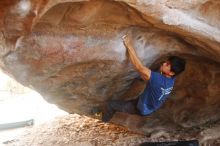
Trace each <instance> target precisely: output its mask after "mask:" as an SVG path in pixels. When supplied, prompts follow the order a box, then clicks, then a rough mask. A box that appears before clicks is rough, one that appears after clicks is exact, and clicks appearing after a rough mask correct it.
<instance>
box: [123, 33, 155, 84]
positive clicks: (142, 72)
mask: <svg viewBox="0 0 220 146" xmlns="http://www.w3.org/2000/svg"><path fill="white" fill-rule="evenodd" d="M123 41H124V45H125V47H126V48H127V50H128V55H129V58H130V60H131V62H132V64H133V65H134V66H135V69H136V70H137V71H138V72H139V74H140V75H141V77H142V78H143V80H145V81H147V80H149V79H150V75H151V70H150V69H149V68H147V67H145V66H144V65H143V64H142V63H141V61H140V59H139V58H138V56H137V54H136V52H135V50H134V48H133V45H132V43H131V41H130V36H129V34H128V35H125V36H123Z"/></svg>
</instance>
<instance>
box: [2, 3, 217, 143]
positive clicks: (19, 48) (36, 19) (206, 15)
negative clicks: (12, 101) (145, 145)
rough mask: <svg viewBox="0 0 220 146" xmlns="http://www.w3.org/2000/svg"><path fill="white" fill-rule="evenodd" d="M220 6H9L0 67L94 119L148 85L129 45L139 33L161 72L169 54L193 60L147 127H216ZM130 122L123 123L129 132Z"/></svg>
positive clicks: (144, 55) (149, 60)
mask: <svg viewBox="0 0 220 146" xmlns="http://www.w3.org/2000/svg"><path fill="white" fill-rule="evenodd" d="M219 7H220V2H219V1H218V0H191V1H184V0H179V1H176V0H160V1H159V0H155V1H152V0H117V1H110V0H91V1H83V0H11V1H8V0H1V1H0V9H1V12H0V67H1V68H2V69H3V70H4V71H5V72H7V73H8V74H10V75H11V76H13V77H14V78H15V79H16V80H17V81H19V82H20V83H22V84H23V85H25V86H29V87H31V88H33V89H35V90H37V91H38V92H40V93H41V94H42V95H43V96H44V97H45V99H46V100H48V101H49V102H51V103H55V104H57V105H59V106H60V107H61V108H63V109H65V110H66V111H68V112H70V113H74V112H76V113H79V114H87V115H91V114H92V113H93V109H94V108H95V107H98V106H100V105H101V104H103V103H104V102H105V101H106V100H109V99H119V98H120V99H122V98H123V99H125V100H127V99H130V98H135V97H136V96H137V95H138V94H139V93H140V92H141V90H142V89H143V87H144V85H145V83H143V82H141V81H139V80H137V79H136V78H138V74H137V72H135V70H134V68H133V66H132V64H131V63H130V62H129V59H128V58H127V55H126V49H125V47H124V45H123V42H122V39H121V38H122V36H123V35H124V34H126V33H127V32H131V33H132V41H133V44H134V47H135V49H136V52H137V54H138V56H139V57H140V59H141V61H142V62H143V64H145V65H146V66H149V67H151V68H152V69H154V68H157V67H158V65H159V63H160V62H161V61H163V60H164V59H165V58H166V57H167V56H169V55H177V56H181V57H183V58H185V59H186V60H187V67H186V71H185V72H184V73H183V74H182V75H180V76H179V77H178V79H177V82H176V85H175V89H174V92H173V93H172V95H171V96H170V99H169V101H167V102H166V104H165V105H164V106H163V108H161V109H160V110H159V111H158V112H156V113H154V114H153V115H152V116H150V117H141V118H140V121H141V123H143V122H145V121H146V122H147V121H151V120H152V121H154V120H156V121H154V124H152V123H150V122H148V124H149V125H150V124H152V125H155V126H156V125H158V123H159V125H166V124H167V125H169V124H170V123H173V125H176V126H177V127H178V126H180V127H183V128H185V129H187V128H192V127H201V126H202V125H204V124H207V123H208V124H212V123H216V122H217V121H218V120H219V119H220V115H219V111H220V65H219V64H220V19H219V18H220V9H219ZM129 116H130V115H125V117H126V118H125V119H126V120H127V121H126V120H124V119H123V121H122V120H121V121H120V118H121V117H123V115H119V116H118V117H117V116H116V117H115V122H119V123H120V124H123V125H126V124H127V125H126V126H128V127H129V123H132V122H134V121H135V120H132V118H133V117H132V116H131V117H129ZM158 119H160V120H159V122H158ZM113 120H114V119H113ZM155 123H157V124H155ZM131 125H132V124H131ZM133 125H134V124H133ZM140 125H142V124H140V123H139V124H138V123H137V125H136V126H137V127H138V126H140ZM152 125H151V126H152ZM145 126H146V124H145ZM131 127H132V126H131ZM137 127H136V128H137ZM142 127H143V125H142ZM174 127H175V126H174ZM138 129H139V130H140V129H141V128H140V127H138ZM143 131H144V130H143ZM210 131H211V130H210ZM217 138H219V136H218V137H217ZM215 139H216V137H215Z"/></svg>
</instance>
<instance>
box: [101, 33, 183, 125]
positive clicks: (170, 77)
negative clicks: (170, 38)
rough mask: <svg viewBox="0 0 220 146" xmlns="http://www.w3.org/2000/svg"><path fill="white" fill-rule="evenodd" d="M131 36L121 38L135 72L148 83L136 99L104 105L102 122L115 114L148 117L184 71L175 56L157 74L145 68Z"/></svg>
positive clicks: (161, 102)
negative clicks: (123, 113)
mask: <svg viewBox="0 0 220 146" xmlns="http://www.w3.org/2000/svg"><path fill="white" fill-rule="evenodd" d="M130 40H131V34H127V35H125V36H124V37H123V42H124V45H125V47H126V48H127V52H128V56H129V58H130V61H131V63H132V64H133V65H134V67H135V69H136V70H137V72H138V73H139V74H140V76H141V78H142V79H143V80H144V81H146V82H147V81H148V84H147V85H146V87H145V89H144V91H143V92H142V93H141V94H140V95H139V96H138V98H136V99H134V100H129V101H121V100H111V101H108V102H107V103H106V105H105V106H104V109H103V111H102V121H104V122H108V121H109V120H110V119H111V118H112V116H113V115H114V113H115V112H126V113H130V114H139V115H142V116H146V115H149V114H151V113H153V112H154V111H156V110H157V109H158V108H159V107H160V106H161V105H162V104H163V103H164V101H165V100H166V99H167V97H168V95H169V94H170V93H171V91H172V89H173V86H174V82H175V78H176V76H177V75H178V74H180V73H181V72H183V71H184V69H185V60H184V59H183V58H180V57H177V56H170V57H169V58H168V59H167V60H166V61H165V62H163V63H162V64H161V65H160V68H159V72H155V71H152V70H151V69H149V68H147V67H145V66H144V65H143V64H142V63H141V61H140V60H139V58H138V57H137V54H136V52H135V50H134V48H133V45H132V42H131V41H130Z"/></svg>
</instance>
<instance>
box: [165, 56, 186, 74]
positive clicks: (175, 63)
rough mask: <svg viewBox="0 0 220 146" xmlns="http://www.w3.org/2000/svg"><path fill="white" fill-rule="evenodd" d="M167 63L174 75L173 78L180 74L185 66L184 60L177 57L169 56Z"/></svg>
mask: <svg viewBox="0 0 220 146" xmlns="http://www.w3.org/2000/svg"><path fill="white" fill-rule="evenodd" d="M168 61H169V62H170V65H171V71H172V72H174V73H175V75H174V76H176V75H178V74H180V73H181V72H183V71H184V70H185V64H186V61H185V59H183V58H180V57H177V56H170V57H169V58H168Z"/></svg>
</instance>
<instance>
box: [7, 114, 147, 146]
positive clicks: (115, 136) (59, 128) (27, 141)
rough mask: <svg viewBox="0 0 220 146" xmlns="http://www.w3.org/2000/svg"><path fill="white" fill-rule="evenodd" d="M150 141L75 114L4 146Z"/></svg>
mask: <svg viewBox="0 0 220 146" xmlns="http://www.w3.org/2000/svg"><path fill="white" fill-rule="evenodd" d="M145 141H149V140H148V138H147V137H145V136H144V135H142V134H139V133H135V132H131V131H129V130H128V129H126V128H124V127H122V126H116V125H114V124H109V123H102V122H101V121H99V120H96V119H92V118H89V117H86V116H80V115H77V114H72V115H68V116H65V117H62V118H56V119H55V120H54V121H52V122H47V123H45V124H43V125H40V126H37V127H35V128H33V129H31V130H28V131H26V132H24V133H23V134H22V135H19V136H18V137H17V138H15V139H13V140H11V141H7V142H5V143H4V144H5V145H7V146H41V145H42V146H52V145H53V146H105V145H108V146H113V145H117V146H129V145H130V146H134V145H138V144H140V143H143V142H145Z"/></svg>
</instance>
